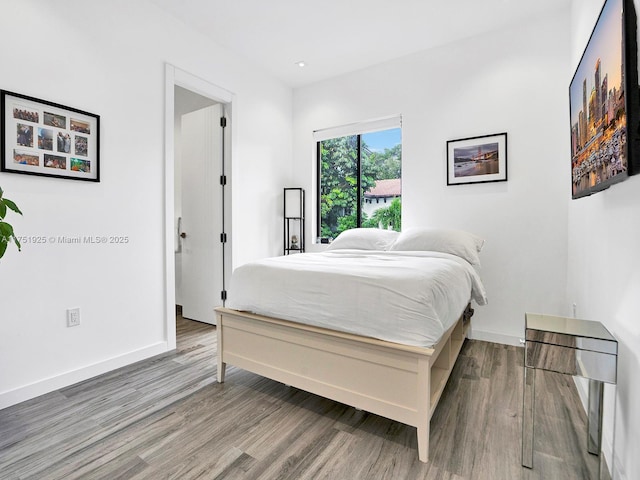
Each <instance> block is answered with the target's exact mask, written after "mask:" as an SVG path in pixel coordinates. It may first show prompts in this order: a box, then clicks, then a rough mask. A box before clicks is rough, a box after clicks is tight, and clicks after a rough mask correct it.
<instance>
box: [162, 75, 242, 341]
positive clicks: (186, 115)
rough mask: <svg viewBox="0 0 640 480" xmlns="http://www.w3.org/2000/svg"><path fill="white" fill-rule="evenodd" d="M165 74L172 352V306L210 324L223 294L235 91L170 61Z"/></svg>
mask: <svg viewBox="0 0 640 480" xmlns="http://www.w3.org/2000/svg"><path fill="white" fill-rule="evenodd" d="M165 73H166V79H165V100H166V104H165V112H166V117H165V139H166V141H165V265H166V268H165V302H166V303H165V322H166V323H165V325H166V337H167V349H168V350H172V349H174V348H175V347H176V306H177V305H182V307H183V308H182V313H183V315H184V316H185V317H187V318H192V319H194V320H198V321H202V322H205V323H210V324H215V315H214V312H213V309H214V307H216V306H219V305H223V302H224V298H225V294H226V282H227V281H228V278H226V277H227V276H228V274H229V273H230V272H231V268H230V267H231V248H230V245H231V244H230V239H231V235H230V232H231V175H230V171H231V158H232V157H231V126H232V123H233V122H232V108H233V99H234V96H233V94H231V93H230V92H228V91H226V90H224V89H221V88H220V87H217V86H215V85H213V84H210V83H208V82H206V81H204V80H202V79H200V78H198V77H195V76H193V75H191V74H189V73H187V72H184V71H182V70H180V69H178V68H176V67H174V66H172V65H169V64H167V65H166V69H165ZM186 131H188V132H186ZM194 205H195V211H194ZM187 272H189V273H187Z"/></svg>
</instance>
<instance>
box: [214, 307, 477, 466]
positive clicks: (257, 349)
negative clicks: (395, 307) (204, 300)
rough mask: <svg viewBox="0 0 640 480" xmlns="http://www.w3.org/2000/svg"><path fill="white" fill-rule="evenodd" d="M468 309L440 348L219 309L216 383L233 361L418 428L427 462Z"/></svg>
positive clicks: (420, 453) (422, 458) (422, 456)
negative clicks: (432, 425) (433, 419)
mask: <svg viewBox="0 0 640 480" xmlns="http://www.w3.org/2000/svg"><path fill="white" fill-rule="evenodd" d="M469 310H470V307H467V310H465V312H466V316H465V314H463V315H462V316H461V317H460V319H459V320H458V321H457V322H456V323H455V324H454V325H453V326H452V327H451V328H450V329H449V330H448V331H447V332H446V333H445V335H444V336H443V338H442V339H441V340H440V342H439V343H438V344H437V345H435V346H434V347H433V348H423V347H413V346H407V345H400V344H395V343H391V342H385V341H381V340H376V339H372V338H369V337H361V336H357V335H351V334H347V333H342V332H336V331H333V330H327V329H322V328H317V327H312V326H308V325H302V324H298V323H294V322H289V321H284V320H279V319H274V318H270V317H265V316H261V315H255V314H251V313H247V312H240V311H236V310H231V309H227V308H218V309H216V312H217V335H218V382H224V375H225V367H226V364H227V363H229V364H230V365H234V366H237V367H240V368H242V369H244V370H248V371H251V372H253V373H257V374H259V375H262V376H264V377H267V378H270V379H273V380H276V381H279V382H282V383H285V384H287V385H291V386H294V387H296V388H300V389H302V390H305V391H307V392H310V393H314V394H316V395H320V396H323V397H326V398H329V399H331V400H335V401H338V402H341V403H344V404H347V405H350V406H353V407H355V408H359V409H362V410H366V411H368V412H371V413H374V414H377V415H381V416H383V417H386V418H390V419H392V420H396V421H399V422H402V423H405V424H407V425H411V426H414V427H416V428H417V430H418V456H419V459H420V461H422V462H427V461H428V454H429V422H430V419H431V415H432V414H433V411H434V410H435V407H436V405H437V403H438V400H439V399H440V396H441V395H442V392H443V390H444V387H445V385H446V382H447V379H448V378H449V375H450V373H451V370H452V369H453V365H454V363H455V360H456V358H457V356H458V353H459V352H460V349H461V348H462V343H463V341H464V338H465V337H466V335H467V329H468V326H469V320H468V318H469V317H470V314H469ZM471 312H472V311H471ZM381 380H382V381H381Z"/></svg>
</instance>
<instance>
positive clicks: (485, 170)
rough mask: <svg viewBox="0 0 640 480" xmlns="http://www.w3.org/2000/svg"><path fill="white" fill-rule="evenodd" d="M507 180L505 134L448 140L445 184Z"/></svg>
mask: <svg viewBox="0 0 640 480" xmlns="http://www.w3.org/2000/svg"><path fill="white" fill-rule="evenodd" d="M506 181H507V134H506V132H503V133H494V134H492V135H481V136H478V137H468V138H459V139H456V140H449V141H447V185H465V184H470V183H489V182H506Z"/></svg>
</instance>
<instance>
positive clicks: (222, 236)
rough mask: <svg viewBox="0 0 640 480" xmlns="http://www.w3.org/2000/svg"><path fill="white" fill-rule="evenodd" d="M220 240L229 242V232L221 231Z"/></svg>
mask: <svg viewBox="0 0 640 480" xmlns="http://www.w3.org/2000/svg"><path fill="white" fill-rule="evenodd" d="M220 242H221V243H227V234H226V233H221V234H220Z"/></svg>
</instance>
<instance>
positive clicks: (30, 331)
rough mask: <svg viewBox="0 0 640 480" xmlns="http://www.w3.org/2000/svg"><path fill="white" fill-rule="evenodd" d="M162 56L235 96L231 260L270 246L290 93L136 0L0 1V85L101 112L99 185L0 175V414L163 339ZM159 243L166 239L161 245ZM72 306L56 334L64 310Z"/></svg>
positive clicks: (285, 177)
mask: <svg viewBox="0 0 640 480" xmlns="http://www.w3.org/2000/svg"><path fill="white" fill-rule="evenodd" d="M165 62H168V63H171V64H173V65H175V66H177V67H179V68H181V69H182V70H184V71H187V72H189V73H191V74H193V75H196V76H198V77H200V78H203V79H205V80H207V81H208V82H210V83H213V84H216V85H218V86H220V87H221V88H225V89H226V90H228V91H231V92H233V93H234V94H235V98H236V101H235V102H234V129H235V135H236V138H237V142H236V145H234V151H233V182H234V185H233V195H234V197H233V208H234V212H233V222H234V225H233V229H234V230H233V232H234V235H233V242H234V243H233V245H232V250H233V257H234V263H235V264H239V263H243V262H245V261H247V260H250V259H254V258H258V257H264V256H267V255H276V254H277V253H278V252H279V250H280V248H281V247H280V244H281V228H282V222H281V218H280V217H279V216H280V215H281V213H280V210H281V203H282V198H281V197H282V193H281V192H282V187H283V186H284V185H285V184H287V183H289V180H290V174H291V167H290V162H291V128H292V127H291V108H292V107H291V105H292V94H291V90H290V89H289V88H288V87H286V86H284V85H283V84H282V83H281V82H279V81H276V80H274V79H273V78H271V77H269V76H268V75H266V74H265V73H263V72H262V71H261V70H258V69H256V68H255V67H253V66H251V65H249V64H248V63H247V62H245V61H244V60H243V59H240V58H238V57H235V56H233V55H231V54H230V53H228V52H227V51H226V50H224V49H223V48H221V47H219V46H217V45H215V44H213V43H211V42H210V41H208V40H207V39H205V38H204V37H203V36H200V35H199V34H196V33H193V32H192V31H190V30H188V29H186V28H185V27H184V25H183V24H182V23H181V22H178V21H176V20H173V19H172V18H170V17H168V16H167V15H166V14H164V13H162V12H161V11H160V10H158V9H157V8H156V7H155V6H154V5H153V4H151V3H149V2H147V1H144V0H143V1H136V2H131V1H127V0H113V1H110V2H85V1H82V0H22V1H20V2H4V3H3V5H2V15H0V63H1V64H2V74H1V75H0V87H1V88H3V89H6V90H9V91H15V92H19V93H23V94H26V95H31V96H34V97H38V98H42V99H46V100H49V101H54V102H57V103H60V104H63V105H68V106H71V107H75V108H80V109H83V110H86V111H89V112H92V113H96V114H99V115H100V116H101V132H100V133H101V138H100V140H101V157H100V160H101V182H100V183H97V184H94V183H87V182H78V181H70V180H62V179H48V178H37V177H30V176H25V175H15V174H9V173H0V186H2V188H3V189H4V190H5V191H6V195H7V197H9V198H12V199H13V200H15V201H16V202H17V203H18V205H19V206H20V207H21V209H22V211H23V212H24V218H19V219H14V222H13V223H14V225H15V228H16V231H17V233H18V234H19V235H21V236H30V235H42V236H45V237H47V238H48V237H51V236H54V237H55V236H58V235H70V236H71V235H107V236H108V235H126V236H128V237H129V239H130V241H129V243H128V244H126V245H100V246H97V245H60V244H52V243H47V244H46V245H36V244H30V243H29V242H25V243H24V248H23V251H22V252H21V253H17V252H15V251H14V250H11V251H9V252H7V255H5V257H4V258H3V259H2V261H0V272H2V276H3V281H2V288H1V289H0V311H1V312H2V313H1V315H2V318H1V321H0V365H2V368H0V408H1V407H3V406H6V405H9V404H12V403H16V402H18V401H20V400H23V399H25V398H29V397H31V396H34V395H37V394H40V393H43V392H45V391H48V390H51V389H54V388H58V387H60V386H63V385H66V384H69V383H71V382H73V381H77V380H81V379H84V378H87V377H89V376H91V375H94V374H98V373H102V372H103V371H106V370H108V369H110V368H114V367H117V366H119V365H122V364H126V363H128V362H131V361H134V360H137V359H140V358H143V357H146V356H149V355H152V354H155V353H159V352H161V351H163V350H164V349H166V339H167V334H166V332H165V328H164V293H163V292H164V280H163V278H164V271H163V268H164V265H163V262H164V249H165V246H164V243H163V238H164V226H163V221H164V212H163V209H164V197H163V188H164V152H163V147H164V112H165V107H164V71H165ZM170 248H172V247H170ZM76 306H79V307H80V308H81V317H82V323H81V325H80V326H79V327H74V328H67V327H66V321H65V311H66V309H67V308H69V307H76Z"/></svg>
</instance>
